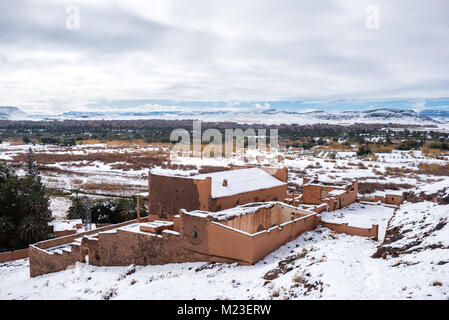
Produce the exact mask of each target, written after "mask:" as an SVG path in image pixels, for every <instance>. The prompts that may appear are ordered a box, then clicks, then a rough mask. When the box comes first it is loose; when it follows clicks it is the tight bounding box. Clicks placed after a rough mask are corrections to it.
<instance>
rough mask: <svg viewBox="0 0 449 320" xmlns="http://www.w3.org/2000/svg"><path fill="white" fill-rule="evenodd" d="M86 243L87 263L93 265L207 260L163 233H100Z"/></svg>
mask: <svg viewBox="0 0 449 320" xmlns="http://www.w3.org/2000/svg"><path fill="white" fill-rule="evenodd" d="M87 243H88V254H89V263H90V264H92V265H95V266H127V265H130V264H137V265H155V264H166V263H180V262H194V261H207V259H206V258H205V257H203V256H202V255H199V254H196V253H195V252H191V251H188V250H185V249H184V248H183V247H182V243H181V241H180V237H179V236H178V235H174V234H170V233H166V232H163V233H162V236H161V235H151V234H145V233H137V232H129V231H123V230H117V232H114V233H102V234H100V235H99V236H98V240H90V241H89V240H87ZM205 259H206V260H205Z"/></svg>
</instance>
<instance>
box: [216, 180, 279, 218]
mask: <svg viewBox="0 0 449 320" xmlns="http://www.w3.org/2000/svg"><path fill="white" fill-rule="evenodd" d="M286 197H287V185H283V186H278V187H274V188H268V189H262V190H255V191H250V192H245V193H241V194H236V195H233V196H229V197H222V198H216V199H211V200H210V208H209V211H212V212H216V211H221V210H225V209H230V208H234V207H236V206H238V205H242V204H247V203H252V202H267V201H284V199H285V198H286Z"/></svg>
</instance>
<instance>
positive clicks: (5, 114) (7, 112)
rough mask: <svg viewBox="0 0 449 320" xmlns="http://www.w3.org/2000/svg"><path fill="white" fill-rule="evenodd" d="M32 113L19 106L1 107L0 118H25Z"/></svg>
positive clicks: (28, 117)
mask: <svg viewBox="0 0 449 320" xmlns="http://www.w3.org/2000/svg"><path fill="white" fill-rule="evenodd" d="M25 119H30V115H29V114H28V113H26V112H23V111H22V110H20V109H19V108H17V107H0V120H25Z"/></svg>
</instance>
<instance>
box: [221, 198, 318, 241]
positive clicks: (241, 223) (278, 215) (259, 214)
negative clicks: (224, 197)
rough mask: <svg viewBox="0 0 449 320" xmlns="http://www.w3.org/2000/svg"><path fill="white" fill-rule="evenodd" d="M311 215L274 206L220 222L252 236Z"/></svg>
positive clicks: (277, 205) (281, 206) (290, 208)
mask: <svg viewBox="0 0 449 320" xmlns="http://www.w3.org/2000/svg"><path fill="white" fill-rule="evenodd" d="M309 214H310V212H306V211H303V210H300V209H297V208H293V207H291V206H287V205H281V204H274V205H273V206H272V207H270V208H260V209H259V210H258V211H256V212H254V213H249V214H245V215H242V216H238V217H234V218H232V219H229V220H226V221H220V223H221V224H224V225H227V226H229V227H232V228H235V229H239V230H242V231H244V232H247V233H250V234H252V233H256V232H259V231H261V230H266V229H268V228H271V227H272V226H274V225H279V224H282V223H285V222H288V221H291V220H293V219H296V218H299V217H302V216H306V215H309Z"/></svg>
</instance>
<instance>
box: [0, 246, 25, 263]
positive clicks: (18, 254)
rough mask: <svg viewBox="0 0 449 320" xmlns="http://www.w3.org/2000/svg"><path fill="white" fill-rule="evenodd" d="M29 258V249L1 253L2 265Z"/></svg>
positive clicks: (0, 260)
mask: <svg viewBox="0 0 449 320" xmlns="http://www.w3.org/2000/svg"><path fill="white" fill-rule="evenodd" d="M27 257H28V249H22V250H15V251H8V252H2V253H0V263H1V262H7V261H13V260H18V259H25V258H27Z"/></svg>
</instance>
